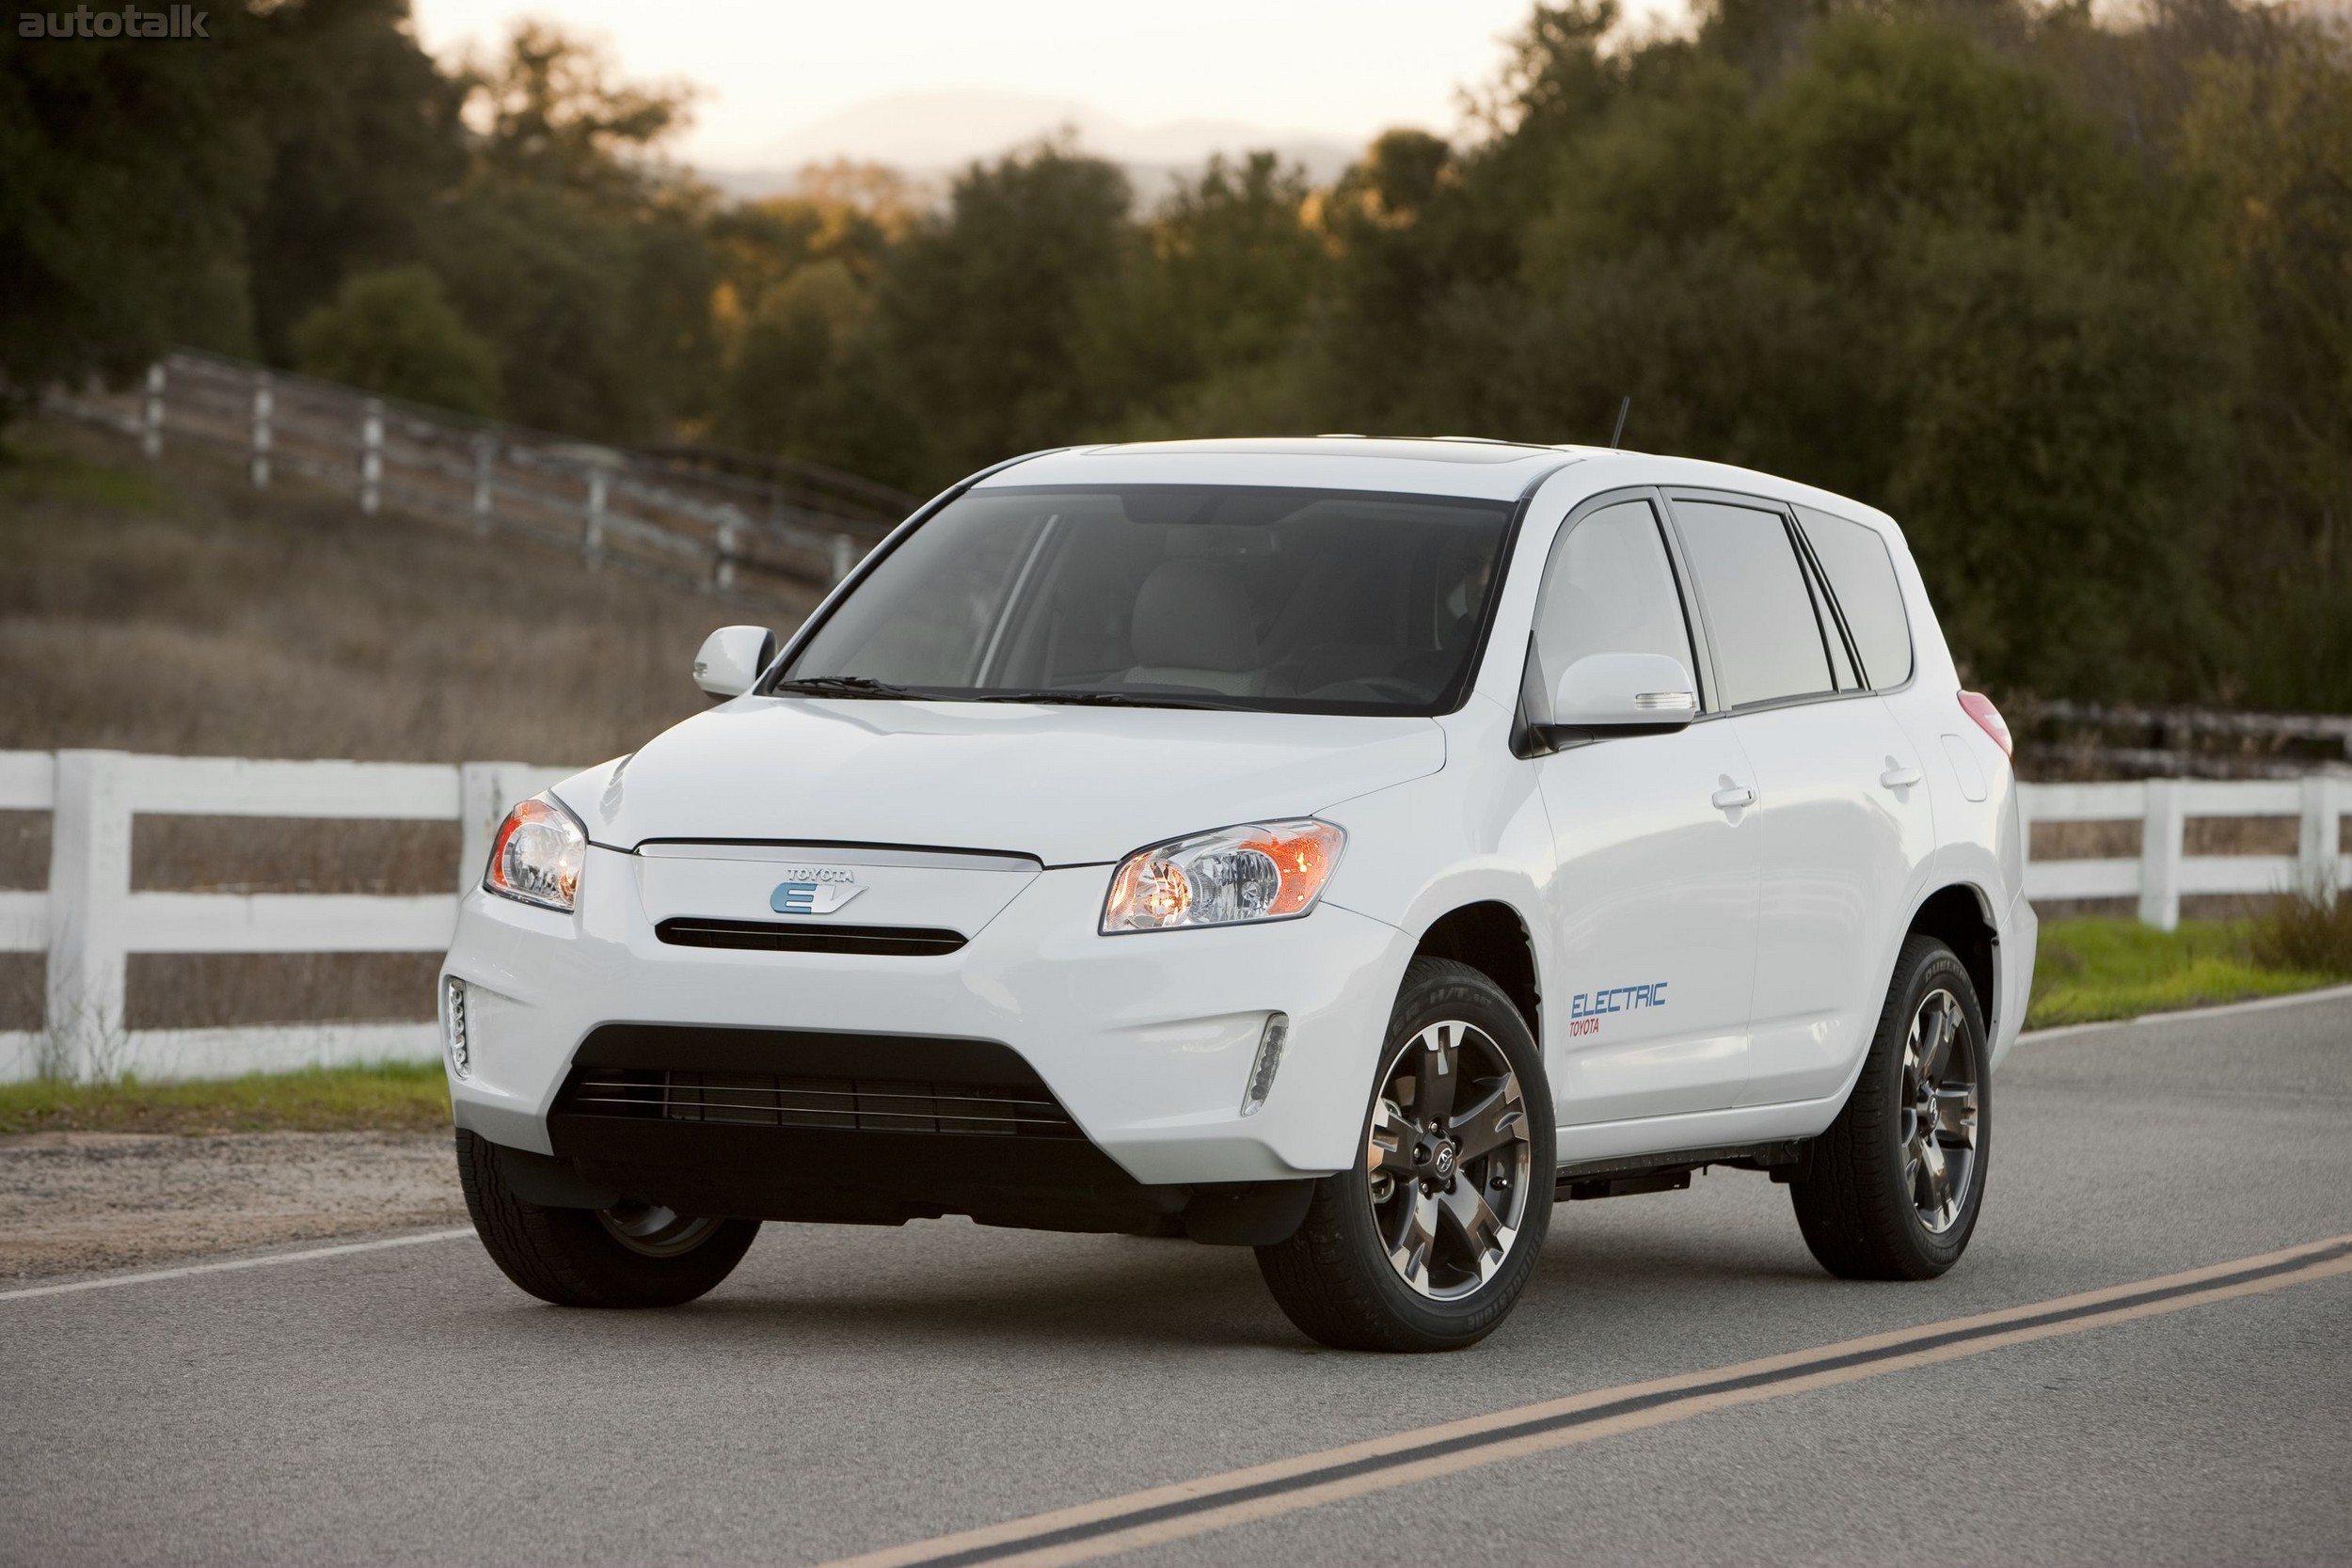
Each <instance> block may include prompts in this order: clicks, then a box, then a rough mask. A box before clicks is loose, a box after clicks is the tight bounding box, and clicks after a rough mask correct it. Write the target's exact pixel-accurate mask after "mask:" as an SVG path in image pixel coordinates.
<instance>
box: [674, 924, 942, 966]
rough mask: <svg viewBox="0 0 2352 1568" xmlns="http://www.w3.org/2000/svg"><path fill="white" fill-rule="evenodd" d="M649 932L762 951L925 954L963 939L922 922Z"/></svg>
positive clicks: (689, 943) (689, 942)
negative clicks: (911, 924) (921, 923)
mask: <svg viewBox="0 0 2352 1568" xmlns="http://www.w3.org/2000/svg"><path fill="white" fill-rule="evenodd" d="M653 934H654V935H655V936H657V937H659V938H660V939H661V940H662V941H663V942H669V943H670V944H671V945H673V946H675V947H733V948H742V949H750V950H753V951H758V952H767V953H873V954H878V955H881V956H883V957H888V958H936V957H938V956H939V955H941V954H943V953H952V952H954V951H955V950H956V949H957V948H959V947H961V946H962V945H963V933H962V932H961V931H949V930H946V929H941V928H936V927H928V926H834V925H823V926H818V925H811V924H809V923H807V922H804V921H775V920H704V919H699V918H689V917H685V916H680V917H678V918H675V919H671V920H665V921H663V922H661V924H660V925H659V926H656V927H654V928H653Z"/></svg>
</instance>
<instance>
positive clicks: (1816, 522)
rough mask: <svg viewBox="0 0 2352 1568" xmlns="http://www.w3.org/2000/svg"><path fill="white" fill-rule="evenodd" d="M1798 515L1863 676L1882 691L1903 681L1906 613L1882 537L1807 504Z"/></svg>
mask: <svg viewBox="0 0 2352 1568" xmlns="http://www.w3.org/2000/svg"><path fill="white" fill-rule="evenodd" d="M1797 520H1798V521H1799V522H1801V523H1803V524H1804V537H1805V541H1806V543H1808V544H1810V545H1811V546H1813V557H1814V559H1815V560H1817V561H1819V562H1820V563H1821V571H1822V572H1823V573H1824V574H1825V575H1826V576H1827V577H1828V578H1829V587H1830V592H1831V593H1833V594H1836V595H1837V608H1838V609H1839V610H1843V611H1844V612H1845V616H1846V629H1847V630H1848V631H1851V632H1852V633H1853V641H1854V648H1855V651H1856V652H1858V653H1859V654H1861V656H1862V673H1863V676H1864V678H1865V679H1867V681H1868V682H1869V684H1870V685H1871V686H1872V687H1873V688H1875V689H1878V690H1881V691H1883V690H1885V689H1887V688H1889V687H1894V686H1900V685H1902V684H1903V682H1905V681H1907V680H1909V679H1910V678H1911V618H1910V617H1909V616H1908V615H1906V614H1904V612H1903V591H1902V589H1901V587H1900V586H1899V585H1898V584H1897V582H1896V580H1895V562H1894V559H1893V557H1891V556H1890V555H1888V553H1887V549H1886V541H1885V540H1884V539H1883V538H1882V537H1880V535H1879V531H1878V530H1876V529H1873V528H1865V527H1864V526H1863V525H1862V524H1860V523H1850V522H1848V521H1847V520H1846V519H1845V518H1843V517H1833V516H1831V515H1829V514H1828V513H1826V512H1816V511H1814V510H1813V509H1812V508H1810V507H1804V506H1801V507H1799V508H1797Z"/></svg>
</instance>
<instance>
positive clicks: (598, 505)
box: [580, 467, 609, 566]
mask: <svg viewBox="0 0 2352 1568" xmlns="http://www.w3.org/2000/svg"><path fill="white" fill-rule="evenodd" d="M607 483H609V482H608V480H607V479H606V477H605V472H604V470H603V469H602V468H601V467H596V468H591V469H589V470H588V514H587V524H586V526H585V527H584V528H582V529H581V531H580V555H581V556H582V557H584V558H585V559H586V560H587V562H588V564H589V565H591V566H594V565H596V564H597V563H598V562H601V561H602V560H603V559H604V496H605V486H606V484H607Z"/></svg>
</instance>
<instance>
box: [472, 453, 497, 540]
mask: <svg viewBox="0 0 2352 1568" xmlns="http://www.w3.org/2000/svg"><path fill="white" fill-rule="evenodd" d="M498 461H499V443H498V437H497V436H489V435H481V436H475V437H474V438H473V531H475V532H476V533H487V532H489V531H490V502H491V499H492V498H493V496H494V494H495V486H496V484H497V482H498Z"/></svg>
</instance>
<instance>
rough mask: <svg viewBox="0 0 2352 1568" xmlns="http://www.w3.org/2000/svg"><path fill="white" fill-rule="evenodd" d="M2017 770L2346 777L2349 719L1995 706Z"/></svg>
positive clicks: (2350, 757) (2067, 705) (2047, 701)
mask: <svg viewBox="0 0 2352 1568" xmlns="http://www.w3.org/2000/svg"><path fill="white" fill-rule="evenodd" d="M2003 705H2004V707H2006V708H2008V709H2009V711H2010V715H2011V718H2012V720H2013V721H2014V722H2015V724H2016V726H2017V733H2018V736H2019V743H2020V746H2021V748H2022V751H2021V754H2020V757H2019V761H2020V762H2021V763H2024V764H2025V765H2026V767H2027V768H2028V769H2029V770H2032V771H2036V772H2038V773H2039V774H2041V775H2042V776H2043V777H2056V778H2064V777H2066V776H2067V775H2068V774H2069V773H2073V774H2074V775H2075V776H2077V777H2089V778H2102V777H2104V778H2178V777H2194V778H2206V779H2258V778H2275V779H2292V778H2300V777H2302V776H2303V775H2304V774H2306V773H2324V772H2333V773H2340V774H2345V775H2347V776H2352V714H2341V713H2260V712H2249V711H2247V710H2244V709H2238V708H2208V707H2190V706H2184V705H2138V704H2133V703H2083V702H2070V701H2066V700H2063V699H2059V698H2054V697H2042V698H2034V697H2027V698H2025V699H2023V700H2021V701H2019V702H2017V703H2015V704H2014V705H2011V704H2008V703H2006V702H2005V703H2004V704H2003Z"/></svg>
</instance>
